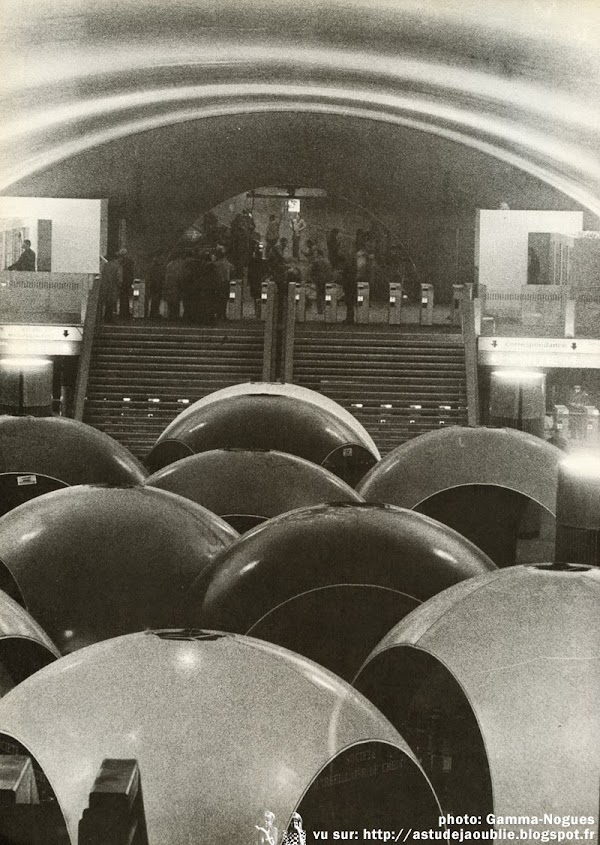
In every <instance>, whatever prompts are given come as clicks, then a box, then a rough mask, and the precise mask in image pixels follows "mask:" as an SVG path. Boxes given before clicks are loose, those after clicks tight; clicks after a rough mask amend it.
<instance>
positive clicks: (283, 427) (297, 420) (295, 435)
mask: <svg viewBox="0 0 600 845" xmlns="http://www.w3.org/2000/svg"><path fill="white" fill-rule="evenodd" d="M361 428H362V426H361ZM232 447H233V448H240V449H274V450H276V451H279V452H288V453H290V454H291V455H298V456H299V457H301V458H306V459H307V460H309V461H312V462H313V463H316V464H324V465H325V466H327V467H328V468H330V469H332V471H334V472H335V474H336V475H339V476H340V477H341V478H343V479H344V480H345V481H347V482H348V483H349V484H350V485H351V486H354V485H355V484H356V483H357V482H358V481H359V480H360V478H362V476H363V475H364V474H365V472H366V471H367V470H368V469H370V468H371V467H372V466H373V465H374V464H375V463H376V462H377V459H378V454H379V453H375V452H374V451H372V449H371V446H370V443H368V442H366V441H365V439H364V438H363V437H362V436H361V434H360V432H358V431H357V427H356V426H355V425H350V423H349V422H348V421H347V420H346V419H343V418H342V417H341V416H340V415H339V414H334V413H333V412H332V411H331V410H329V408H328V407H326V406H325V404H324V405H323V406H318V405H316V404H315V403H314V402H307V401H305V400H304V399H301V398H299V397H297V396H295V395H292V394H290V395H279V394H275V393H273V392H269V393H256V392H247V393H240V394H232V395H227V396H224V397H222V398H221V399H218V400H215V401H212V402H209V403H205V404H202V403H198V405H197V406H195V407H192V408H189V409H187V410H186V411H184V412H183V413H182V414H180V415H179V416H178V417H176V418H175V419H174V420H173V422H172V423H171V424H170V425H168V426H167V428H166V429H165V430H164V432H163V433H162V434H161V436H160V437H159V438H158V440H157V441H156V444H155V445H154V447H153V449H152V451H151V452H150V454H149V455H148V457H147V459H146V464H147V466H148V468H149V469H150V471H151V472H156V471H157V470H159V469H162V468H163V467H164V466H167V465H168V464H170V463H173V462H174V461H176V460H179V459H180V458H184V457H186V456H187V455H191V454H195V453H197V452H207V451H210V450H212V449H223V448H232Z"/></svg>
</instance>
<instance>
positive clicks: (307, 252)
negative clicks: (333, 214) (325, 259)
mask: <svg viewBox="0 0 600 845" xmlns="http://www.w3.org/2000/svg"><path fill="white" fill-rule="evenodd" d="M302 256H303V258H304V260H305V261H308V263H309V264H310V263H311V261H314V260H315V258H316V257H317V245H316V244H315V242H314V241H311V239H310V238H307V239H306V249H303V250H302Z"/></svg>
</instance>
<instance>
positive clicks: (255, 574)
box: [190, 504, 495, 678]
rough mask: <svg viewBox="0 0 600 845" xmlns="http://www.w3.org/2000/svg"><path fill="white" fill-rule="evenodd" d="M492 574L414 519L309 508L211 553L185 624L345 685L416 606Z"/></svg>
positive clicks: (479, 558) (478, 558) (473, 554)
mask: <svg viewBox="0 0 600 845" xmlns="http://www.w3.org/2000/svg"><path fill="white" fill-rule="evenodd" d="M494 568H495V567H494V565H493V563H492V562H491V561H490V560H489V559H488V558H486V556H485V555H484V554H483V553H482V552H480V551H479V549H477V548H475V546H473V545H472V544H471V543H470V542H469V541H468V540H465V539H464V538H463V537H461V536H459V535H458V534H457V533H456V532H454V531H452V530H451V529H448V528H447V527H446V526H444V525H441V524H440V523H438V522H435V521H434V520H432V519H429V518H428V517H425V516H422V515H421V514H416V513H413V512H411V511H407V510H403V509H401V508H396V507H392V506H386V505H364V504H337V505H318V506H315V507H311V508H302V509H300V510H296V511H292V512H291V513H287V514H283V515H282V516H279V517H277V518H275V519H272V520H269V522H266V523H263V525H261V526H259V527H258V528H255V529H254V530H252V531H250V532H249V533H247V534H246V535H245V536H244V537H242V538H241V539H240V540H238V541H237V542H236V543H235V544H233V545H232V546H230V547H229V548H228V549H227V550H226V551H225V552H224V553H223V554H221V555H220V557H219V558H218V559H217V560H216V561H215V564H214V566H213V567H211V569H209V570H206V571H205V573H204V574H203V575H202V576H200V578H199V579H198V580H197V581H196V583H195V584H194V585H193V586H192V588H191V591H190V601H191V605H192V610H191V613H192V615H191V621H192V623H193V624H198V623H200V624H202V625H203V626H207V627H214V628H219V629H220V630H226V631H236V632H238V633H244V634H250V635H251V636H255V637H261V638H262V639H265V640H268V641H270V642H274V643H277V644H278V645H282V646H285V647H286V648H290V649H292V650H293V651H296V652H298V653H300V654H304V655H305V656H307V657H310V658H311V659H313V660H316V661H317V662H318V663H320V664H322V665H323V666H326V667H327V668H328V669H331V670H332V671H334V672H336V673H337V674H338V675H340V676H341V677H343V678H352V677H353V675H354V673H355V672H356V671H357V670H358V668H359V667H360V665H361V663H362V661H363V660H365V659H366V657H367V655H368V654H369V652H370V650H371V649H372V648H373V647H374V646H375V644H376V643H377V642H379V640H380V639H381V637H382V636H383V635H384V634H385V633H386V632H387V631H389V630H390V628H392V627H393V626H394V625H395V624H396V623H397V622H398V621H399V620H400V619H402V618H403V617H404V616H406V615H407V614H408V613H409V612H410V611H411V610H413V609H414V608H415V607H417V606H418V605H419V604H420V603H421V602H423V601H426V600H427V599H429V598H430V597H431V596H433V595H435V594H436V593H438V592H440V590H444V589H446V587H449V586H450V585H452V584H456V583H457V582H458V581H462V580H463V579H465V578H469V577H472V576H473V575H480V574H482V573H484V572H488V571H490V570H492V569H494ZM207 584H208V589H207ZM205 593H206V594H205ZM201 602H203V604H202V606H201V609H200V605H201Z"/></svg>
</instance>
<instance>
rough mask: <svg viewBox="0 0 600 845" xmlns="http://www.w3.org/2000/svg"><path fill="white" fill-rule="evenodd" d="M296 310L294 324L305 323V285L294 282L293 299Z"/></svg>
mask: <svg viewBox="0 0 600 845" xmlns="http://www.w3.org/2000/svg"><path fill="white" fill-rule="evenodd" d="M294 303H295V306H294V307H295V309H296V322H297V323H305V322H306V285H304V284H301V283H299V282H296V295H295V297H294Z"/></svg>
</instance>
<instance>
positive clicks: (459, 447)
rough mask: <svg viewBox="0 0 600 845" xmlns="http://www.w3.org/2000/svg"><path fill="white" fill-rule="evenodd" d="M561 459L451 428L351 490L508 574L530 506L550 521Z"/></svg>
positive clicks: (536, 444) (397, 455) (508, 435)
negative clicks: (433, 526) (436, 526)
mask: <svg viewBox="0 0 600 845" xmlns="http://www.w3.org/2000/svg"><path fill="white" fill-rule="evenodd" d="M563 457H564V455H563V453H562V452H561V451H560V449H558V448H557V447H555V446H552V445H550V444H549V443H546V442H545V441H544V440H541V439H540V438H539V437H534V436H533V435H531V434H525V433H524V432H521V431H516V430H515V429H510V428H484V427H478V428H467V427H464V428H463V427H461V426H451V427H449V428H446V429H441V430H439V431H435V432H431V433H428V434H422V435H420V436H419V437H415V438H414V439H412V440H409V441H408V442H406V443H403V444H402V445H401V446H398V447H397V448H396V449H394V450H393V451H392V452H390V453H389V454H388V455H386V456H385V458H384V459H383V460H381V461H380V462H379V463H378V464H377V466H375V467H373V469H372V470H371V471H370V472H369V473H367V475H366V476H365V477H364V478H363V479H362V481H361V482H360V483H359V484H358V485H357V490H358V492H359V493H360V494H361V496H362V497H363V498H364V499H365V500H366V501H368V502H389V503H390V504H394V505H398V506H400V507H404V508H411V509H413V510H417V511H419V512H420V513H425V514H427V515H428V516H432V517H433V518H434V519H437V520H439V521H440V522H443V523H444V524H445V525H449V526H450V527H451V528H454V529H455V530H456V531H459V532H460V533H461V534H463V535H464V536H465V537H468V538H469V539H470V540H472V542H474V543H475V544H476V545H478V546H479V547H480V548H481V549H482V550H483V551H484V552H485V553H486V554H487V555H489V556H490V557H491V558H492V560H493V561H494V562H495V563H496V565H497V566H510V565H513V564H514V563H515V562H516V546H517V537H518V534H519V526H520V525H521V522H522V519H523V515H524V513H525V510H526V508H527V507H528V506H529V503H530V502H531V501H533V502H535V503H537V504H538V505H540V506H541V507H542V508H544V509H545V510H546V511H548V512H549V513H550V514H552V515H554V514H555V513H556V489H557V480H558V466H559V463H560V461H561V460H562V459H563Z"/></svg>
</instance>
